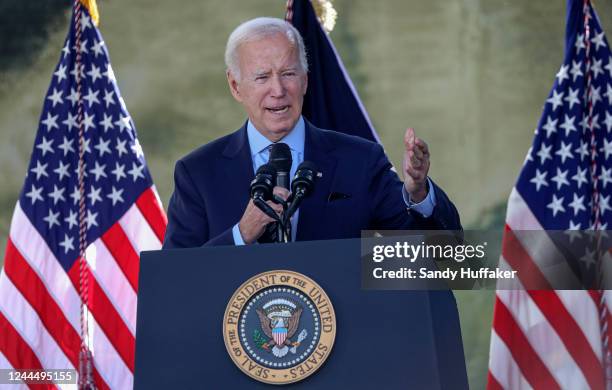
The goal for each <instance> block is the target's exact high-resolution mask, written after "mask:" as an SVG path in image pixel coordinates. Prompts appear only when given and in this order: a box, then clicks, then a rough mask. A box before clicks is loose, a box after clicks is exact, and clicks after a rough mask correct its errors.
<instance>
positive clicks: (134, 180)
mask: <svg viewBox="0 0 612 390" xmlns="http://www.w3.org/2000/svg"><path fill="white" fill-rule="evenodd" d="M75 3H76V2H75ZM76 7H80V5H75V10H76ZM80 8H81V10H82V12H76V11H75V12H74V13H73V16H72V19H71V24H70V31H69V33H68V36H67V38H66V40H65V45H64V47H63V49H62V51H61V55H60V60H59V64H58V65H57V67H56V69H55V72H54V73H53V76H52V79H51V85H50V87H49V90H48V92H47V95H46V96H45V99H44V105H43V110H42V114H41V117H40V123H39V126H38V132H37V134H36V140H35V144H34V147H33V151H32V156H31V160H30V164H29V167H28V170H27V174H26V178H25V183H24V186H23V189H22V191H21V194H20V196H19V200H18V202H17V205H16V206H15V211H14V214H13V218H12V222H11V227H10V234H9V238H8V243H7V247H6V254H5V259H4V268H3V270H2V272H1V274H0V368H15V369H26V368H28V369H36V368H39V369H40V368H45V369H59V368H71V369H78V367H79V351H80V349H81V336H82V332H81V298H80V296H81V294H80V290H79V286H80V284H81V283H82V282H86V283H84V284H86V285H87V286H88V290H87V292H86V294H85V297H86V304H87V305H86V309H85V310H84V312H85V318H86V319H87V320H86V323H87V328H88V332H87V335H88V336H87V338H86V340H87V346H88V348H89V350H90V351H91V353H92V355H93V377H94V380H95V384H96V386H97V387H98V388H113V389H128V388H130V389H131V388H132V383H133V373H134V346H135V343H134V337H135V330H136V304H137V302H136V297H137V291H138V268H139V252H140V251H142V250H153V249H159V248H161V243H162V242H163V236H164V232H165V227H166V216H165V213H164V211H163V209H162V207H161V202H160V201H159V200H158V196H157V193H156V190H155V188H154V186H153V181H152V179H151V175H150V174H149V171H148V169H147V166H146V163H145V159H144V155H143V152H142V148H141V146H140V144H139V142H138V139H137V137H136V129H135V127H134V123H133V121H132V119H131V118H130V115H129V113H128V111H127V109H126V107H125V103H124V102H123V99H122V98H121V95H120V93H119V89H118V87H117V82H116V80H115V75H114V73H113V69H112V67H111V63H110V60H109V56H108V52H107V48H106V46H105V44H104V40H103V39H102V36H101V35H100V32H99V30H98V29H97V28H96V26H95V24H94V23H93V22H92V19H91V17H90V16H89V12H88V11H87V9H86V8H84V7H80ZM75 15H81V17H80V18H77V16H75ZM77 19H78V20H77ZM77 22H78V23H77ZM77 30H80V33H79V34H77ZM77 52H79V53H80V54H79V56H78V60H77ZM77 62H79V63H80V66H77ZM78 76H80V89H79V87H78V85H77V77H78ZM79 90H80V91H81V94H79ZM79 105H81V107H82V129H83V131H84V139H83V141H84V143H83V144H82V145H83V149H84V157H83V158H84V164H85V165H84V192H82V193H81V192H80V191H79V180H78V178H79V174H78V167H79V126H80V123H79V110H78V107H79ZM82 196H84V198H83V199H84V202H85V203H84V205H85V210H84V213H83V216H84V217H85V218H84V225H83V226H84V229H86V230H85V232H86V234H84V235H83V236H84V237H85V238H86V243H87V249H86V252H85V253H86V256H85V258H86V261H87V266H86V267H85V268H84V272H83V273H82V274H81V275H82V278H83V279H82V280H80V273H79V263H80V261H79V260H78V258H79V250H80V249H79V200H80V199H81V197H82ZM11 388H13V387H11Z"/></svg>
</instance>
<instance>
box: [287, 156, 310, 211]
mask: <svg viewBox="0 0 612 390" xmlns="http://www.w3.org/2000/svg"><path fill="white" fill-rule="evenodd" d="M317 173H318V172H317V167H316V165H315V164H314V163H312V162H310V161H304V162H303V163H301V164H300V166H299V167H298V168H297V170H296V172H295V176H294V177H293V182H292V183H291V192H292V198H293V199H292V201H291V205H290V206H289V208H288V209H287V212H286V213H285V220H286V221H288V220H289V218H291V216H292V215H293V214H294V213H295V212H296V211H297V209H298V207H300V204H301V203H302V201H303V200H304V198H306V197H308V195H310V194H311V193H312V191H313V189H314V184H315V180H316V178H317Z"/></svg>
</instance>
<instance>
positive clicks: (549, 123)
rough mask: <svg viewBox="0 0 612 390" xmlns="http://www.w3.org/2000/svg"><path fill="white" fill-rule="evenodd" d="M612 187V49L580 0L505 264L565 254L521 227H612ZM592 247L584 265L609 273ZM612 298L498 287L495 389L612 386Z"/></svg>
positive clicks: (514, 206) (515, 200)
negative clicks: (611, 357)
mask: <svg viewBox="0 0 612 390" xmlns="http://www.w3.org/2000/svg"><path fill="white" fill-rule="evenodd" d="M611 190H612V54H611V53H610V48H609V46H608V42H607V40H606V38H605V36H604V33H603V31H602V29H601V26H600V24H599V21H598V19H597V16H596V14H595V12H594V10H593V8H592V6H591V4H590V1H587V0H585V1H583V0H571V1H569V2H568V19H567V33H566V51H565V58H564V62H563V65H561V68H560V69H559V71H558V73H557V74H556V77H555V82H554V85H553V88H552V91H551V92H550V95H549V97H548V99H546V102H545V105H544V109H543V113H542V117H541V119H540V122H539V124H538V127H537V129H536V134H535V137H534V140H533V144H532V147H531V149H530V150H529V152H528V154H527V158H526V160H525V162H524V165H523V168H522V171H521V173H520V176H519V178H518V181H517V183H516V185H515V187H514V189H513V191H512V193H511V195H510V198H509V201H508V210H507V216H506V227H505V233H504V242H503V247H502V257H501V259H500V265H501V266H503V267H508V268H515V269H516V268H521V267H523V268H524V269H525V267H526V268H527V269H531V270H532V271H533V272H535V273H537V274H540V271H541V269H539V268H538V264H539V261H540V260H541V259H542V256H543V254H544V253H549V254H553V256H555V257H559V256H561V255H560V252H559V248H558V247H556V246H555V244H554V243H553V241H552V240H547V239H546V238H542V239H537V240H536V239H533V237H534V235H531V239H530V238H528V237H526V236H529V235H525V234H519V233H518V231H521V230H563V231H566V233H567V234H568V236H569V237H570V238H569V239H570V241H571V240H572V238H571V237H572V234H575V233H576V232H575V231H576V230H586V229H588V230H606V229H607V228H609V227H610V222H611V221H612V205H611V204H610V198H611V196H610V194H611V193H612V191H611ZM539 237H546V235H541V236H539ZM587 249H588V248H587ZM588 255H589V254H588V253H587V252H586V250H585V256H584V257H582V258H581V259H580V261H579V262H580V263H581V264H579V270H578V272H579V273H582V272H587V271H589V270H590V271H596V272H601V269H597V268H596V267H597V264H596V262H595V261H594V258H593V257H592V256H588ZM591 255H592V253H591ZM604 259H605V260H607V261H609V260H610V259H609V256H608V257H607V259H606V258H605V257H604ZM533 272H532V273H533ZM541 275H542V276H543V277H544V278H546V277H547V275H545V274H544V273H542V274H541ZM519 276H520V274H519ZM521 282H522V283H523V285H524V284H525V280H524V279H521ZM602 295H603V296H604V299H603V300H602V299H601V298H602ZM610 307H612V294H611V293H610V292H609V291H608V292H603V291H596V290H592V291H584V290H583V291H566V290H546V291H544V290H541V291H533V290H531V291H530V290H522V289H519V290H506V291H502V290H498V291H497V294H496V302H495V312H494V318H493V329H492V334H491V349H490V361H489V376H488V388H489V389H501V388H503V389H523V388H525V389H529V388H534V389H559V388H564V389H589V388H590V389H603V388H606V387H607V388H609V387H608V386H606V383H607V384H608V385H609V383H610V382H609V379H608V380H607V379H606V377H608V378H609V374H608V375H607V376H606V372H605V371H606V369H609V362H608V363H606V361H607V360H609V357H606V356H607V355H608V352H607V351H609V346H608V348H605V345H606V344H609V340H605V338H607V337H608V336H609V334H608V332H605V331H603V332H602V329H605V326H608V327H611V326H612V319H611V318H610V315H609V313H610ZM600 314H603V315H604V317H602V321H601V322H600ZM604 350H606V351H604Z"/></svg>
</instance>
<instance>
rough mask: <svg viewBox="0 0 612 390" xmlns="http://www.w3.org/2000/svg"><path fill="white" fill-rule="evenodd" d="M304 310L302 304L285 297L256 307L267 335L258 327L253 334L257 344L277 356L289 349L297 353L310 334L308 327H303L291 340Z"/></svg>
mask: <svg viewBox="0 0 612 390" xmlns="http://www.w3.org/2000/svg"><path fill="white" fill-rule="evenodd" d="M302 310H303V309H302V307H301V306H298V305H296V304H295V303H293V302H292V301H290V300H288V299H284V298H277V299H273V300H271V301H269V302H268V303H266V304H264V305H263V306H262V307H260V308H258V309H256V310H255V311H256V312H257V316H258V317H259V322H260V323H261V330H262V331H263V333H264V335H265V336H266V337H264V336H262V335H261V333H260V332H259V330H257V329H256V330H255V331H254V334H253V339H254V340H253V341H255V344H256V345H257V346H258V347H259V348H261V349H263V350H265V351H268V352H271V353H272V354H273V355H274V356H276V357H277V358H282V357H283V356H285V355H286V354H287V353H288V352H289V351H291V353H293V354H295V353H296V352H297V348H298V347H299V346H300V343H301V342H302V341H303V340H304V339H305V338H306V336H307V335H308V332H307V331H306V329H302V331H301V332H300V333H299V335H298V337H297V339H296V340H295V341H292V340H291V338H292V337H293V336H294V335H295V333H296V331H297V329H298V326H299V323H300V316H301V315H302Z"/></svg>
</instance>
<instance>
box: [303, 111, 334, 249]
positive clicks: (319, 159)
mask: <svg viewBox="0 0 612 390" xmlns="http://www.w3.org/2000/svg"><path fill="white" fill-rule="evenodd" d="M305 122H306V138H305V145H304V161H311V162H313V163H314V164H315V165H316V166H317V169H318V171H319V172H320V173H321V174H322V177H320V178H318V179H317V181H316V182H315V190H314V192H313V193H312V194H311V195H310V196H309V197H308V198H306V199H305V200H304V202H303V203H302V206H301V207H300V215H299V220H298V227H297V237H296V240H297V241H304V240H312V239H317V238H318V237H321V236H324V233H323V232H322V230H323V229H325V226H326V223H325V220H324V216H325V208H326V207H327V197H328V195H329V193H330V189H331V185H332V183H333V179H334V175H335V171H336V164H337V161H336V158H335V157H333V156H332V155H331V153H330V151H331V150H332V149H333V145H331V143H330V142H329V141H328V140H327V139H326V137H325V136H324V133H323V131H322V130H320V129H317V128H316V127H314V126H313V125H311V124H310V123H309V122H308V121H305Z"/></svg>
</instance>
